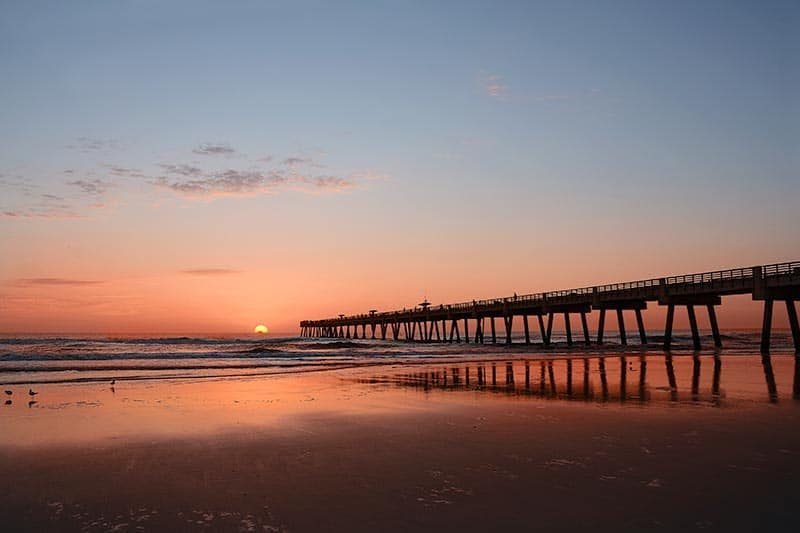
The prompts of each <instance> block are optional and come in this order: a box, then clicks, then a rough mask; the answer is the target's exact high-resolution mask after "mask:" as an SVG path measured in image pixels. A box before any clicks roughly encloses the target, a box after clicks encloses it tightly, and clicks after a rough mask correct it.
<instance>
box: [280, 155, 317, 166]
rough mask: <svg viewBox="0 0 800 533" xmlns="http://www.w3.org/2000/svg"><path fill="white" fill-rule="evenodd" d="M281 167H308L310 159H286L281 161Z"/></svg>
mask: <svg viewBox="0 0 800 533" xmlns="http://www.w3.org/2000/svg"><path fill="white" fill-rule="evenodd" d="M281 164H282V165H286V166H287V167H295V166H298V165H308V164H311V158H310V157H287V158H286V159H284V160H283V161H281Z"/></svg>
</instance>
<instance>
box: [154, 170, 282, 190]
mask: <svg viewBox="0 0 800 533" xmlns="http://www.w3.org/2000/svg"><path fill="white" fill-rule="evenodd" d="M198 176H199V174H198ZM286 182H287V178H286V176H285V175H284V174H283V173H282V172H280V171H277V170H273V171H269V172H261V171H257V170H245V171H242V170H235V169H228V170H223V171H220V172H212V173H209V174H207V175H202V177H192V178H191V179H181V178H167V177H165V176H161V177H159V178H157V179H156V180H155V181H154V183H155V184H156V185H158V186H161V187H166V188H168V189H171V190H173V191H175V192H178V193H182V194H187V195H190V196H209V195H211V196H224V195H246V194H252V193H256V192H266V191H268V190H270V189H274V188H275V187H278V186H280V185H282V184H285V183H286Z"/></svg>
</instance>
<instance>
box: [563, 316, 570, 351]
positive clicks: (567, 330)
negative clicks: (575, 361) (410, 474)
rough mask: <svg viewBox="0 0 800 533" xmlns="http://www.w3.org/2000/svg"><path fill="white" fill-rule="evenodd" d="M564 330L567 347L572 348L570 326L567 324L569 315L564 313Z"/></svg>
mask: <svg viewBox="0 0 800 533" xmlns="http://www.w3.org/2000/svg"><path fill="white" fill-rule="evenodd" d="M564 330H565V331H566V333H567V346H572V326H570V323H569V313H564Z"/></svg>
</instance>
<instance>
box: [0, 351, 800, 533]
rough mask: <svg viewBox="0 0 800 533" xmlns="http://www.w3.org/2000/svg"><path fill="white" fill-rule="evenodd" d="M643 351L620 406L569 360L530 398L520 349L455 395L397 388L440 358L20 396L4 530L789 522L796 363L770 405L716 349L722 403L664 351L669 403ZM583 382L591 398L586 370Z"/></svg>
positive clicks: (707, 375) (797, 459)
mask: <svg viewBox="0 0 800 533" xmlns="http://www.w3.org/2000/svg"><path fill="white" fill-rule="evenodd" d="M579 361H580V360H578V361H576V362H575V368H578V367H579ZM635 361H637V364H638V360H636V359H635ZM648 361H649V362H648V365H647V366H648V370H647V376H648V377H647V379H646V381H647V387H646V390H645V392H646V394H645V395H644V396H645V397H642V398H640V397H638V396H637V387H636V383H637V379H638V375H637V373H636V372H638V370H637V368H638V366H637V364H631V363H628V364H627V366H626V367H625V368H626V372H627V374H628V375H627V376H626V379H629V380H630V384H629V385H627V386H626V387H625V389H626V390H629V391H630V395H631V398H630V399H628V400H627V401H622V399H621V398H620V397H619V390H620V387H619V383H617V384H616V386H615V385H614V383H613V382H612V383H611V394H609V399H603V398H602V397H600V395H599V394H597V395H591V397H579V396H576V399H574V400H570V399H569V398H568V397H566V396H564V394H565V392H564V391H565V390H566V388H565V387H564V385H565V383H564V379H565V377H564V376H565V374H564V370H565V368H564V367H563V366H558V365H559V364H562V363H563V361H561V362H559V363H557V365H556V369H557V372H556V378H557V379H556V384H557V386H558V388H559V389H560V390H561V391H562V392H560V393H559V392H557V393H556V394H547V393H546V391H541V392H542V394H541V395H539V394H537V393H536V391H535V390H533V389H535V386H531V390H529V392H528V393H525V386H524V384H523V383H521V380H520V377H519V376H522V375H523V373H522V367H521V364H522V363H521V362H519V361H518V362H516V366H515V378H516V380H517V382H516V384H515V385H513V386H512V387H510V388H509V386H507V385H506V384H505V382H504V381H503V383H502V384H501V383H498V385H497V386H495V387H491V386H485V387H482V388H477V387H475V385H474V382H473V384H471V385H470V386H469V387H467V386H465V385H464V383H463V372H462V373H461V374H460V378H461V380H462V382H461V383H459V384H458V385H457V386H455V387H454V386H453V384H452V381H451V383H450V385H449V386H448V387H443V386H442V385H441V384H440V385H434V384H430V383H429V386H428V387H427V388H426V387H424V386H414V387H411V386H409V379H408V375H409V374H413V375H416V376H421V375H422V374H423V373H424V374H426V375H428V376H429V377H430V376H431V375H432V374H431V373H432V372H433V371H435V370H443V365H440V364H439V365H434V366H431V367H424V366H420V367H417V368H415V369H403V368H393V369H382V370H381V371H380V375H376V374H375V371H374V370H369V369H365V370H362V371H360V372H353V371H347V372H341V371H339V372H327V373H312V374H308V375H303V376H291V377H273V378H263V379H247V380H196V381H190V382H164V383H147V384H141V383H132V384H126V383H122V384H118V385H117V387H116V390H115V391H114V392H113V393H110V392H109V391H108V390H107V387H97V386H89V385H81V386H73V387H71V388H70V387H64V386H58V385H53V386H52V388H50V389H48V388H46V387H43V388H42V389H43V390H41V394H40V398H41V400H40V404H36V405H33V406H32V407H31V408H27V406H25V407H23V406H17V405H15V406H12V407H13V409H15V411H14V413H13V414H9V413H10V411H6V412H5V414H4V418H3V419H2V420H3V422H4V424H5V427H4V430H5V429H7V430H8V431H4V432H3V434H2V436H0V479H2V480H3V483H2V488H0V496H1V499H0V524H3V530H4V531H48V530H59V531H142V530H148V531H151V530H160V531H182V530H196V529H204V530H210V531H211V530H213V531H376V530H390V531H399V530H424V531H428V530H454V529H458V530H468V531H472V530H481V531H483V530H494V529H506V530H508V529H526V530H527V529H530V530H534V529H535V530H545V531H574V530H576V529H584V530H589V529H591V530H593V531H597V530H599V531H606V530H615V531H620V530H645V529H646V530H662V531H674V530H684V529H686V530H695V529H703V530H711V531H723V530H725V531H753V530H759V529H760V530H767V529H769V530H773V531H790V530H791V531H794V529H795V527H794V526H796V524H797V523H798V522H797V520H798V518H800V516H799V515H800V511H799V510H798V509H800V507H798V504H800V494H798V491H797V490H796V484H797V482H798V481H797V480H798V472H800V469H799V468H800V424H798V421H799V420H798V418H799V415H800V405H798V403H800V402H797V400H793V399H792V396H791V392H792V391H791V383H792V379H791V378H792V372H791V371H792V369H793V365H792V361H791V358H784V359H775V360H773V361H772V366H773V368H774V370H775V373H776V376H777V380H776V381H777V386H778V393H779V394H778V396H777V397H775V398H773V401H770V395H769V390H768V388H767V387H766V385H765V376H764V374H763V373H761V372H760V370H761V369H762V366H761V364H760V360H759V359H755V358H747V359H745V358H740V359H735V358H730V359H728V358H722V372H721V374H722V386H721V390H720V392H719V394H718V395H716V396H714V395H712V393H711V392H712V383H711V381H712V375H713V372H712V371H711V369H712V368H713V361H712V359H711V358H710V357H706V358H702V369H703V370H704V373H703V374H700V376H701V378H702V379H699V380H698V382H699V383H698V390H697V395H696V396H695V395H693V394H692V391H691V388H692V379H691V373H692V370H693V369H694V368H695V366H696V365H695V364H694V362H693V361H692V359H691V358H690V357H689V358H683V359H680V360H676V361H675V368H676V373H677V374H678V376H679V378H680V379H681V381H679V384H680V386H681V390H680V399H679V401H671V400H670V399H669V395H668V393H667V392H664V395H663V398H662V395H661V392H663V391H662V388H663V384H664V383H666V378H663V379H662V378H660V377H659V374H657V373H656V371H655V369H656V368H658V367H660V366H662V365H663V363H664V361H663V358H648ZM537 364H538V363H537ZM614 365H616V366H614ZM592 368H594V363H593V366H592ZM607 368H608V369H609V371H611V370H612V369H613V371H614V375H618V374H617V373H618V372H619V371H621V369H622V365H620V364H619V362H618V361H617V362H614V361H612V360H609V361H608V365H607ZM474 372H475V369H474V368H473V373H472V379H475V375H476V374H475V373H474ZM575 372H576V374H575V378H576V379H578V378H580V376H581V375H580V372H578V371H577V370H576V371H575ZM401 374H402V376H401ZM532 374H533V375H534V376H536V378H537V379H538V373H536V372H532ZM393 376H394V377H396V379H394V380H393V379H390V378H393ZM397 376H400V377H397ZM498 376H502V372H500V371H498ZM590 377H591V385H592V390H594V391H597V390H598V387H597V385H598V383H599V382H598V376H597V374H596V372H594V371H593V373H592V375H591V376H590ZM534 381H535V380H534ZM615 392H616V394H615ZM626 394H627V392H626ZM51 398H52V399H51ZM79 398H82V399H79ZM775 400H777V401H775ZM79 402H84V403H83V404H80V403H79ZM57 420H62V421H63V420H66V421H65V422H64V423H62V424H58V423H57V422H56V421H57ZM48 428H49V429H48ZM91 428H95V429H94V430H91Z"/></svg>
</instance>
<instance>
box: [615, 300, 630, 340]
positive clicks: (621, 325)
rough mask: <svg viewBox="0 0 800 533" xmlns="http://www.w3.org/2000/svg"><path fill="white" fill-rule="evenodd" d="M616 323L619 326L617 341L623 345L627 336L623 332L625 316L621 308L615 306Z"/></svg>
mask: <svg viewBox="0 0 800 533" xmlns="http://www.w3.org/2000/svg"><path fill="white" fill-rule="evenodd" d="M617 324H618V327H619V342H620V344H622V345H623V346H627V344H628V336H627V335H626V334H625V317H624V316H623V315H622V309H619V308H617Z"/></svg>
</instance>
